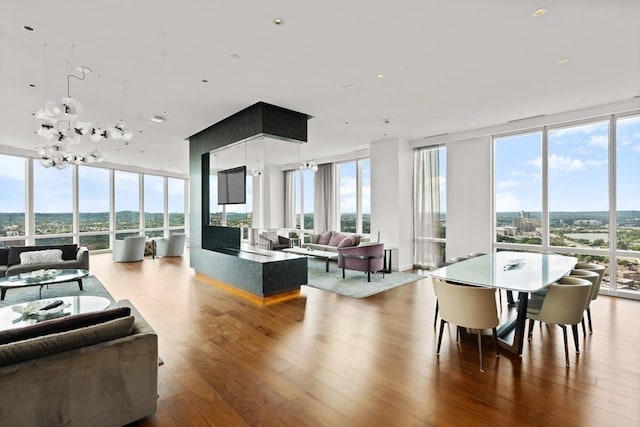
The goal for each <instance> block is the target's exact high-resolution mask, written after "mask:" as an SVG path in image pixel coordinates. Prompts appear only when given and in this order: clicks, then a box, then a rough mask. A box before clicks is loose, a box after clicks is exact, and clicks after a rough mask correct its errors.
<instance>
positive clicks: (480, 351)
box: [478, 330, 484, 372]
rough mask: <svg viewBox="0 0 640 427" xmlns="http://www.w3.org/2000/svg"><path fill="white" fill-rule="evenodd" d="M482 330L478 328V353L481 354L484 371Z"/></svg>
mask: <svg viewBox="0 0 640 427" xmlns="http://www.w3.org/2000/svg"><path fill="white" fill-rule="evenodd" d="M480 332H482V331H480V330H478V355H479V356H480V372H484V368H483V366H482V334H481V333H480Z"/></svg>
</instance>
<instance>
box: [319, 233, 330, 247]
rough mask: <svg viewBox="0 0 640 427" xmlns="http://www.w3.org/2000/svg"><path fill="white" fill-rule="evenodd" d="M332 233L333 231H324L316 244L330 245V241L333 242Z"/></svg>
mask: <svg viewBox="0 0 640 427" xmlns="http://www.w3.org/2000/svg"><path fill="white" fill-rule="evenodd" d="M332 233H333V232H332V231H324V232H322V233H320V235H319V236H318V241H317V242H316V243H317V244H319V245H328V244H329V240H331V234H332Z"/></svg>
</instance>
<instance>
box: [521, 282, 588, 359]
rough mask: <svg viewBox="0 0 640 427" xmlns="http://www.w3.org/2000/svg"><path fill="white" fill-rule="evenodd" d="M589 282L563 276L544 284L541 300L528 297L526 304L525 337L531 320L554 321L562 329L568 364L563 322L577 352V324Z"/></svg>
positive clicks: (585, 303) (583, 306)
mask: <svg viewBox="0 0 640 427" xmlns="http://www.w3.org/2000/svg"><path fill="white" fill-rule="evenodd" d="M592 286H593V285H592V283H591V282H589V281H588V280H584V279H580V278H578V277H567V276H565V277H563V278H561V279H560V280H558V281H557V282H556V283H552V284H551V285H549V287H548V291H547V294H546V295H545V297H544V299H543V300H539V299H533V298H532V299H530V300H529V306H528V307H527V317H528V318H529V340H531V334H532V332H533V326H534V323H535V321H536V320H537V321H539V322H544V323H551V324H556V325H558V326H559V327H560V328H561V329H562V336H563V338H564V355H565V361H566V364H567V368H568V367H569V347H568V343H567V325H571V328H572V330H573V340H574V343H575V347H576V353H579V352H580V346H579V343H578V326H577V325H578V323H580V322H581V321H582V316H583V313H584V310H585V309H586V308H587V304H588V302H589V297H590V296H591V288H592Z"/></svg>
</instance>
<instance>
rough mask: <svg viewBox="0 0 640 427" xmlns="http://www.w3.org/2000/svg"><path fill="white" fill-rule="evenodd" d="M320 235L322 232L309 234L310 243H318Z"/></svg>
mask: <svg viewBox="0 0 640 427" xmlns="http://www.w3.org/2000/svg"><path fill="white" fill-rule="evenodd" d="M318 237H320V234H315V233H314V234H311V235H310V236H309V243H318Z"/></svg>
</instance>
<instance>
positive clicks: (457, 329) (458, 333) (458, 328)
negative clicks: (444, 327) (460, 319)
mask: <svg viewBox="0 0 640 427" xmlns="http://www.w3.org/2000/svg"><path fill="white" fill-rule="evenodd" d="M459 341H460V326H456V343H457V342H459Z"/></svg>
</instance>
